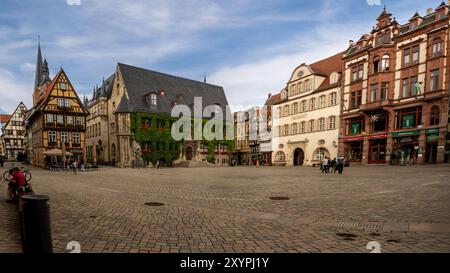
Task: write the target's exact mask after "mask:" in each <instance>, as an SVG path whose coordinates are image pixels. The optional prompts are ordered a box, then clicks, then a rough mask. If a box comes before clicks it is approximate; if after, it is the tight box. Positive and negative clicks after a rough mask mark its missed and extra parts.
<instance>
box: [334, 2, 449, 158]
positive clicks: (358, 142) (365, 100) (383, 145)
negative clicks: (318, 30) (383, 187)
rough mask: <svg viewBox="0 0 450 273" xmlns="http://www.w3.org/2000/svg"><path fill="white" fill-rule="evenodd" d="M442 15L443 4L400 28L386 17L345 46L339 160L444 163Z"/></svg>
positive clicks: (445, 30)
mask: <svg viewBox="0 0 450 273" xmlns="http://www.w3.org/2000/svg"><path fill="white" fill-rule="evenodd" d="M448 10H449V9H448V6H447V5H446V4H445V3H442V4H441V5H440V6H439V7H437V8H436V9H435V10H428V11H427V15H425V16H423V17H422V16H420V15H419V14H418V13H416V14H414V16H413V17H412V18H411V19H410V20H409V21H408V22H407V23H406V24H403V25H401V24H399V23H397V22H396V21H395V20H394V19H392V15H391V14H390V13H388V12H387V11H386V9H385V10H383V12H382V13H381V14H380V16H379V17H378V18H377V24H376V26H375V27H374V28H373V30H372V31H371V33H370V34H365V35H363V36H362V37H361V38H360V39H359V40H358V41H357V42H356V43H354V42H353V41H350V46H349V48H348V49H347V51H346V52H345V54H344V58H343V60H344V78H343V87H344V101H343V105H342V117H341V128H340V139H339V140H340V148H339V154H340V155H342V156H345V157H346V158H347V159H348V160H350V161H353V162H358V163H362V164H377V163H378V164H389V163H391V164H416V163H417V164H420V163H441V162H444V160H447V159H448V154H447V155H446V152H445V146H446V137H447V132H448V128H447V126H448V111H449V109H448V106H449V100H448V96H449V56H450V54H449V53H450V47H449V46H450V44H449V41H450V39H449V35H450V31H449V15H448ZM447 153H448V144H447ZM446 158H447V159H446Z"/></svg>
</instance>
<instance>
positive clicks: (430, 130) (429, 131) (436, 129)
mask: <svg viewBox="0 0 450 273" xmlns="http://www.w3.org/2000/svg"><path fill="white" fill-rule="evenodd" d="M425 134H427V135H428V134H439V128H435V129H428V130H425Z"/></svg>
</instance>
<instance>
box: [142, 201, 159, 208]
mask: <svg viewBox="0 0 450 273" xmlns="http://www.w3.org/2000/svg"><path fill="white" fill-rule="evenodd" d="M144 205H146V206H150V207H161V206H164V204H163V203H159V202H148V203H145V204H144Z"/></svg>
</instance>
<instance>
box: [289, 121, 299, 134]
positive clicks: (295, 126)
mask: <svg viewBox="0 0 450 273" xmlns="http://www.w3.org/2000/svg"><path fill="white" fill-rule="evenodd" d="M291 127H292V135H296V134H297V133H298V131H297V129H298V124H297V123H294V124H292V126H291Z"/></svg>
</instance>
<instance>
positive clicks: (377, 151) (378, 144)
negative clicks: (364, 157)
mask: <svg viewBox="0 0 450 273" xmlns="http://www.w3.org/2000/svg"><path fill="white" fill-rule="evenodd" d="M385 162H386V139H382V140H373V141H371V142H370V148H369V164H382V163H385Z"/></svg>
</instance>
